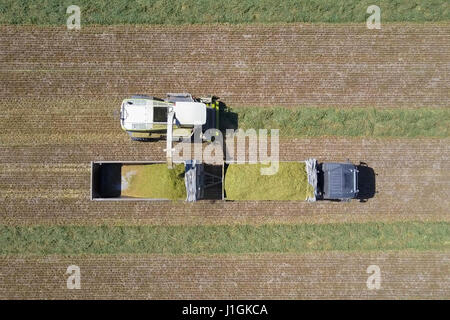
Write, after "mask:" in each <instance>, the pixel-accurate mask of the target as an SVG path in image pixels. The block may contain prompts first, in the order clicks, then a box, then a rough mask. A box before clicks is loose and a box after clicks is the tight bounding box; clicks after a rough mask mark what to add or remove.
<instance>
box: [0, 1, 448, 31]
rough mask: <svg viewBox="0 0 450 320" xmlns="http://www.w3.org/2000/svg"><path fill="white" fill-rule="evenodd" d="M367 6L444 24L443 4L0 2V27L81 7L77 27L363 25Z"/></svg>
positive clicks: (393, 16) (390, 15) (48, 20)
mask: <svg viewBox="0 0 450 320" xmlns="http://www.w3.org/2000/svg"><path fill="white" fill-rule="evenodd" d="M372 4H376V5H378V6H379V7H381V8H382V15H383V21H384V22H402V21H411V22H426V21H431V22H437V21H446V20H449V19H450V7H449V3H448V1H445V0H413V1H410V0H396V1H392V0H380V1H376V2H374V1H371V0H362V1H358V0H349V1H334V0H303V1H297V0H288V1H279V0H243V1H241V0H174V1H170V0H147V1H140V0H131V1H127V0H99V1H89V0H77V1H72V0H63V1H59V0H45V1H30V0H19V1H18V0H4V1H2V2H1V3H0V24H39V25H58V24H59V25H61V24H65V22H66V19H67V16H68V15H66V8H67V7H68V6H70V5H78V6H79V7H80V8H81V11H82V17H81V19H82V23H83V24H102V25H112V24H168V25H174V24H204V23H280V22H308V23H318V22H325V23H352V22H364V21H365V20H366V19H367V17H368V16H369V14H367V13H366V10H367V7H368V6H370V5H372Z"/></svg>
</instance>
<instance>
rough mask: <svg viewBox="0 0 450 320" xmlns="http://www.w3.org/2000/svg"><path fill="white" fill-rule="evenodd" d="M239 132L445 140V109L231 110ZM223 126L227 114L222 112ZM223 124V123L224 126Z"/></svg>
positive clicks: (448, 116) (448, 123) (448, 120)
mask: <svg viewBox="0 0 450 320" xmlns="http://www.w3.org/2000/svg"><path fill="white" fill-rule="evenodd" d="M230 110H231V112H232V113H235V114H236V115H237V119H238V120H237V122H238V123H237V125H238V126H239V128H242V129H249V128H253V129H267V128H272V129H279V130H280V135H281V136H285V137H321V136H348V137H410V138H414V137H448V136H449V128H450V109H448V108H436V109H435V108H414V109H407V108H392V109H377V108H332V107H323V108H317V107H301V108H283V107H273V108H256V107H246V108H242V107H241V108H231V109H230ZM224 117H225V118H224V119H223V122H224V123H229V119H228V118H229V117H230V116H229V114H228V113H224ZM225 125H226V124H225Z"/></svg>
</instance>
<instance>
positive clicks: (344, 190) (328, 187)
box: [318, 162, 359, 201]
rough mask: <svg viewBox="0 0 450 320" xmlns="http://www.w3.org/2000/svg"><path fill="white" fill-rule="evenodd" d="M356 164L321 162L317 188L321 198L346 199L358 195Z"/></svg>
mask: <svg viewBox="0 0 450 320" xmlns="http://www.w3.org/2000/svg"><path fill="white" fill-rule="evenodd" d="M358 173H359V170H358V168H357V166H355V165H354V164H352V163H331V162H328V163H322V164H321V165H319V168H318V180H319V181H318V189H319V195H320V198H321V199H323V200H340V201H348V200H350V199H355V198H357V197H358V192H359V190H358Z"/></svg>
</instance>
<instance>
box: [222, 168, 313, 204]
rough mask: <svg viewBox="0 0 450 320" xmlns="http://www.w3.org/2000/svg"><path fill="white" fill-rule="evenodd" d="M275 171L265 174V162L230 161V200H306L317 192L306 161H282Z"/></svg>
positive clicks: (228, 178)
mask: <svg viewBox="0 0 450 320" xmlns="http://www.w3.org/2000/svg"><path fill="white" fill-rule="evenodd" d="M279 165H280V167H279V170H278V172H277V173H276V174H274V175H261V173H260V168H261V167H267V165H261V164H259V163H258V164H230V165H229V166H228V169H227V172H226V174H225V192H226V198H227V199H228V200H306V199H307V198H308V197H312V196H313V195H314V189H313V187H312V186H311V185H310V184H309V183H308V176H307V174H306V168H305V163H304V162H280V163H279Z"/></svg>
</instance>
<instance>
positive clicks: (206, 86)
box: [0, 24, 450, 107]
mask: <svg viewBox="0 0 450 320" xmlns="http://www.w3.org/2000/svg"><path fill="white" fill-rule="evenodd" d="M0 43H1V45H2V49H1V50H0V98H9V97H11V96H15V97H17V96H27V97H31V96H41V97H44V96H52V97H54V96H62V97H68V96H84V97H86V96H116V97H124V96H126V95H129V94H133V93H148V94H154V95H160V96H161V95H165V94H166V92H174V91H175V92H176V91H178V92H180V91H181V92H182V91H187V92H191V93H193V94H195V95H206V94H215V95H218V96H220V97H221V98H222V99H223V100H224V101H226V103H228V104H230V105H287V106H291V105H314V106H315V105H335V106H376V107H379V106H391V107H401V106H407V107H411V106H431V107H435V106H448V103H449V100H450V83H449V81H450V79H449V74H450V25H449V24H437V25H432V24H403V25H400V24H383V27H382V29H381V30H368V29H367V28H366V27H365V24H354V25H300V24H296V25H269V26H264V25H249V26H244V25H242V26H217V25H213V26H179V27H157V26H148V27H132V26H128V27H124V26H114V27H83V29H82V30H81V31H80V32H73V31H67V30H66V29H65V28H49V27H16V26H1V27H0Z"/></svg>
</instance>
